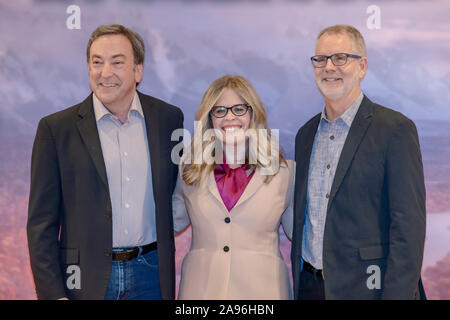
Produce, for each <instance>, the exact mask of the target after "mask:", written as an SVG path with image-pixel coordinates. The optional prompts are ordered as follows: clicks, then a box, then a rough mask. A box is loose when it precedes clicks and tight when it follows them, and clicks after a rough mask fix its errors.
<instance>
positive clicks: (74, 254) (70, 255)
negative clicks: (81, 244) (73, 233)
mask: <svg viewBox="0 0 450 320" xmlns="http://www.w3.org/2000/svg"><path fill="white" fill-rule="evenodd" d="M59 252H60V256H61V261H62V262H63V263H64V264H79V261H80V259H79V250H78V248H61V249H59Z"/></svg>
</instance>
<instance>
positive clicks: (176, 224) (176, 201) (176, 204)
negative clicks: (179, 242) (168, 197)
mask: <svg viewBox="0 0 450 320" xmlns="http://www.w3.org/2000/svg"><path fill="white" fill-rule="evenodd" d="M182 172H183V169H182V167H181V165H180V166H179V168H178V178H177V183H176V186H175V191H174V192H173V195H172V207H173V228H174V232H175V234H179V233H181V232H182V231H184V229H186V228H187V227H188V226H189V225H190V224H191V221H190V219H189V215H188V213H187V210H186V204H185V201H184V193H183V183H184V182H183V178H182V177H181V174H182Z"/></svg>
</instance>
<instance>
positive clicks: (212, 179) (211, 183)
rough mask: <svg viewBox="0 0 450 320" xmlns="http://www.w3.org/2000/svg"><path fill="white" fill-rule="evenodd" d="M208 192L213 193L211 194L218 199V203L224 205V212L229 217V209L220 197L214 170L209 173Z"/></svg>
mask: <svg viewBox="0 0 450 320" xmlns="http://www.w3.org/2000/svg"><path fill="white" fill-rule="evenodd" d="M208 190H209V192H211V194H212V195H213V196H214V198H216V199H217V201H219V202H220V203H221V204H222V206H223V208H224V210H225V211H226V212H227V214H228V215H229V212H228V209H227V207H225V204H224V203H223V200H222V197H221V196H220V193H219V188H217V183H216V179H215V177H214V170H213V171H211V172H210V173H209V178H208Z"/></svg>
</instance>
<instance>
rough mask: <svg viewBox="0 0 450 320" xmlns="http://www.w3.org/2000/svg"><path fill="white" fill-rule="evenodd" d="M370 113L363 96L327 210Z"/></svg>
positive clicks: (371, 110)
mask: <svg viewBox="0 0 450 320" xmlns="http://www.w3.org/2000/svg"><path fill="white" fill-rule="evenodd" d="M372 112H373V104H372V102H371V101H370V100H369V99H368V98H367V97H366V96H364V99H363V100H362V102H361V105H360V107H359V110H358V112H357V113H356V116H355V119H354V120H353V123H352V126H351V127H350V131H349V133H348V135H347V139H346V141H345V144H344V147H343V148H342V152H341V157H340V159H339V163H338V166H337V168H336V174H335V175H334V181H333V185H332V187H331V193H330V199H329V201H328V208H327V210H328V209H329V208H330V204H331V202H332V201H333V198H334V196H335V195H336V192H337V191H338V189H339V186H340V185H341V183H342V180H343V179H344V177H345V174H346V173H347V170H348V168H349V167H350V164H351V162H352V160H353V157H354V156H355V153H356V150H357V149H358V146H359V144H360V143H361V141H362V138H363V137H364V135H365V133H366V131H367V128H368V127H369V125H370V123H371V122H372Z"/></svg>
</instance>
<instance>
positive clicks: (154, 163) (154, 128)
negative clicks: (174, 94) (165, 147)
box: [138, 91, 161, 204]
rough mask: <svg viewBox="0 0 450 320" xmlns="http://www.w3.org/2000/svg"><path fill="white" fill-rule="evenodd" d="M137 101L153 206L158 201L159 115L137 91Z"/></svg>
mask: <svg viewBox="0 0 450 320" xmlns="http://www.w3.org/2000/svg"><path fill="white" fill-rule="evenodd" d="M138 95H139V100H140V102H141V106H142V111H143V112H144V118H145V127H146V131H147V141H148V148H149V151H150V164H151V168H152V183H153V195H154V198H155V204H156V201H157V199H158V195H157V194H156V193H157V191H158V190H159V188H158V187H157V186H159V182H160V179H161V177H160V173H161V163H160V153H161V141H160V139H159V136H160V133H159V131H160V121H159V115H158V112H157V110H156V108H155V106H153V105H151V104H150V103H148V101H147V100H146V99H145V97H144V96H143V95H142V94H141V93H140V92H139V91H138Z"/></svg>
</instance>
